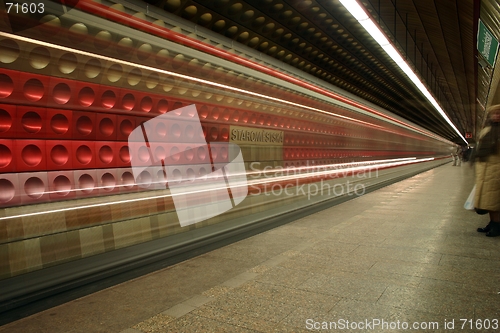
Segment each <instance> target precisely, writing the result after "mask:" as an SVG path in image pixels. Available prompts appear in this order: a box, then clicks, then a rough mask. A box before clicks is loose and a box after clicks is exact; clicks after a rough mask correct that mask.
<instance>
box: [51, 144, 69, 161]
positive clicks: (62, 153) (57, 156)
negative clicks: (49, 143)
mask: <svg viewBox="0 0 500 333" xmlns="http://www.w3.org/2000/svg"><path fill="white" fill-rule="evenodd" d="M50 159H51V160H52V162H54V164H56V165H59V166H60V165H64V164H66V163H68V160H69V152H68V149H66V147H64V146H63V145H55V146H54V147H52V149H51V150H50Z"/></svg>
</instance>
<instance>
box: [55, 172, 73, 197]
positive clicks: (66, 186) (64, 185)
mask: <svg viewBox="0 0 500 333" xmlns="http://www.w3.org/2000/svg"><path fill="white" fill-rule="evenodd" d="M53 184H54V189H55V190H56V193H57V194H58V195H61V196H66V195H68V194H69V193H70V191H71V181H70V180H69V179H68V177H66V176H64V175H59V176H57V177H56V178H54V183H53Z"/></svg>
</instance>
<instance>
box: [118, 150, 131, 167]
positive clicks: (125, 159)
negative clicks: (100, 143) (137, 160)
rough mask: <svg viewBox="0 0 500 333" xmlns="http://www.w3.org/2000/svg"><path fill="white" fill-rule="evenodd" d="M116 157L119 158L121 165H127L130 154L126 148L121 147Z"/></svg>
mask: <svg viewBox="0 0 500 333" xmlns="http://www.w3.org/2000/svg"><path fill="white" fill-rule="evenodd" d="M118 156H119V157H120V160H121V161H122V162H123V163H129V162H130V152H129V150H128V146H123V147H121V148H120V151H119V152H118Z"/></svg>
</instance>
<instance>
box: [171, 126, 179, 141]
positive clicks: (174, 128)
mask: <svg viewBox="0 0 500 333" xmlns="http://www.w3.org/2000/svg"><path fill="white" fill-rule="evenodd" d="M170 132H171V133H172V135H173V136H174V137H176V138H180V137H181V133H182V131H181V127H180V126H179V124H173V125H172V127H171V128H170Z"/></svg>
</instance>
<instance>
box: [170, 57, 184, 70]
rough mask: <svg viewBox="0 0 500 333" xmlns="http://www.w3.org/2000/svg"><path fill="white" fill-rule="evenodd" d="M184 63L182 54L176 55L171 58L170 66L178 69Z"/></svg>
mask: <svg viewBox="0 0 500 333" xmlns="http://www.w3.org/2000/svg"><path fill="white" fill-rule="evenodd" d="M185 64H186V58H185V57H184V55H183V54H178V55H176V56H175V57H174V59H173V60H172V68H174V69H180V68H181V67H183V66H184V65H185Z"/></svg>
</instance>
